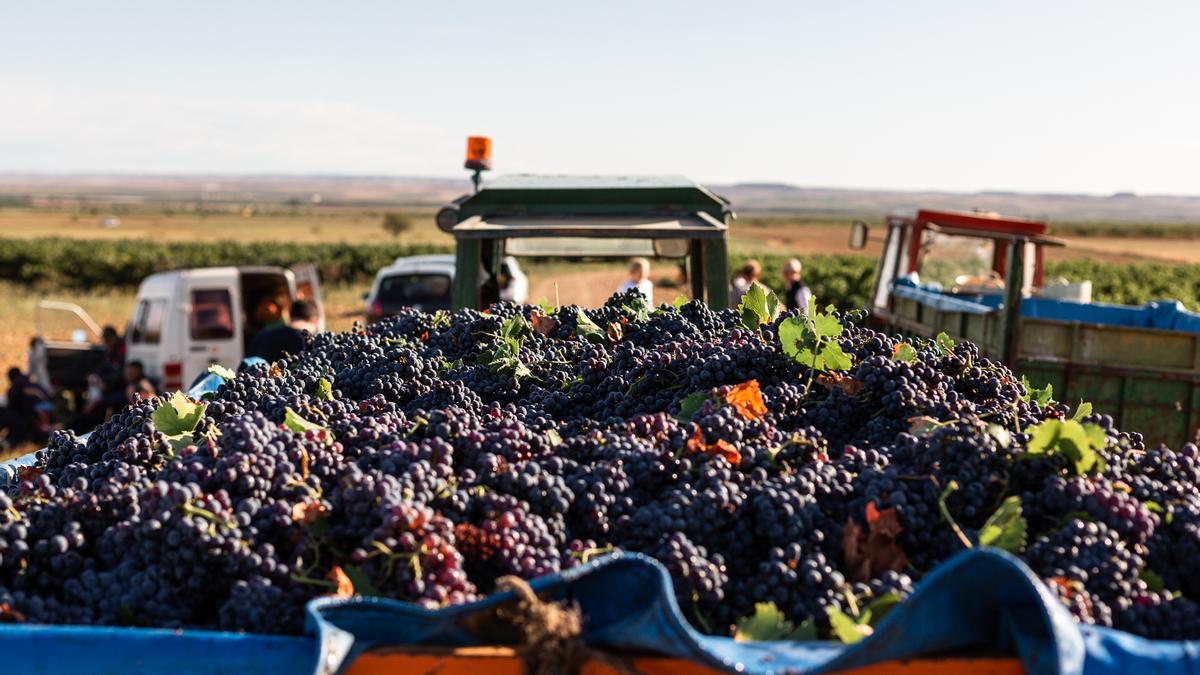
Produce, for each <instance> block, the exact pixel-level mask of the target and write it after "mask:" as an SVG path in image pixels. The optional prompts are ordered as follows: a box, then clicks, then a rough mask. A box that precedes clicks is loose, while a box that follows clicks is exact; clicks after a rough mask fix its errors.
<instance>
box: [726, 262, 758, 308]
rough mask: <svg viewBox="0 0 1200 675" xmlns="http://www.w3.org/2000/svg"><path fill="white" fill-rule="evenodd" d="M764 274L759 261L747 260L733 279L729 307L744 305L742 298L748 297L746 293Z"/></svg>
mask: <svg viewBox="0 0 1200 675" xmlns="http://www.w3.org/2000/svg"><path fill="white" fill-rule="evenodd" d="M761 274H762V265H760V264H758V261H757V260H754V259H753V258H751V259H750V260H747V261H746V263H745V264H744V265H742V268H741V269H740V270H738V273H737V274H736V275H734V277H733V284H732V288H730V291H729V306H730V307H737V306H738V305H740V304H742V296H744V295H746V291H748V290H750V287H751V286H753V285H754V284H756V283H758V277H759V276H760V275H761Z"/></svg>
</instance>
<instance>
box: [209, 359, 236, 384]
mask: <svg viewBox="0 0 1200 675" xmlns="http://www.w3.org/2000/svg"><path fill="white" fill-rule="evenodd" d="M208 372H210V373H212V374H213V375H216V376H218V377H220V378H221V379H223V380H232V379H234V378H235V377H237V373H235V372H233V371H232V370H230V369H228V368H226V367H225V366H223V365H221V364H219V363H214V364H212V365H210V366H209V367H208Z"/></svg>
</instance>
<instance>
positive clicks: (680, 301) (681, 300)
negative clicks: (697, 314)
mask: <svg viewBox="0 0 1200 675" xmlns="http://www.w3.org/2000/svg"><path fill="white" fill-rule="evenodd" d="M686 304H688V299H687V296H686V295H677V296H675V299H674V300H673V301H672V302H671V306H672V307H674V308H675V309H676V310H679V309H681V308H682V307H683V306H684V305H686Z"/></svg>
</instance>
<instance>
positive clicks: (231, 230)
mask: <svg viewBox="0 0 1200 675" xmlns="http://www.w3.org/2000/svg"><path fill="white" fill-rule="evenodd" d="M384 213H385V210H383V209H376V208H362V207H355V208H351V207H313V206H300V207H288V206H282V205H276V206H272V207H265V208H262V209H258V210H253V211H250V212H245V213H243V211H242V210H239V209H237V208H230V207H221V208H210V209H209V210H208V211H196V210H188V209H187V208H180V209H173V208H163V207H151V206H145V207H116V209H115V210H113V209H109V210H105V208H104V207H101V208H100V209H94V208H87V209H84V208H57V209H31V208H2V209H0V237H23V238H28V237H43V236H65V237H76V238H83V239H93V238H94V239H101V238H104V239H109V238H112V239H151V240H155V241H162V240H178V241H183V240H222V239H232V240H239V241H302V242H322V241H328V242H340V241H346V242H358V243H361V242H371V241H384V240H387V239H390V238H391V235H389V234H387V233H386V232H384V230H383V228H382V227H381V222H382V220H383V215H384ZM407 214H408V215H409V216H410V218H411V220H412V222H413V229H412V230H410V231H408V232H406V233H404V234H403V235H401V237H402V240H403V241H413V242H428V243H443V244H449V243H450V238H449V237H447V236H446V235H444V234H443V233H441V232H440V231H438V230H437V228H436V227H435V226H434V225H433V220H432V210H430V209H425V210H410V211H408V212H407ZM107 217H117V218H120V221H121V223H120V225H119V226H118V227H105V226H104V225H103V220H104V219H105V218H107ZM849 222H850V221H849V220H848V219H843V218H839V217H830V218H825V219H822V218H799V217H788V216H778V215H769V216H756V215H754V214H748V215H743V216H742V217H741V218H740V219H739V220H738V221H736V222H735V223H734V225H733V237H732V251H733V253H734V254H735V255H739V256H742V255H759V254H767V253H771V254H776V255H777V254H779V253H781V252H787V251H793V252H795V253H796V254H798V255H816V254H858V255H866V256H871V257H875V256H877V255H878V254H879V247H880V244H879V242H878V241H872V242H871V244H870V245H869V246H868V247H867V249H866V250H864V251H858V252H856V251H851V250H850V249H849V247H848V246H847V239H848V234H849ZM1068 231H1069V228H1068ZM881 234H882V232H880V231H878V230H877V231H876V232H875V235H876V236H877V237H878V236H879V235H881ZM1180 234H1182V233H1180ZM1066 239H1067V241H1068V242H1069V246H1068V247H1066V248H1061V249H1051V252H1050V257H1051V259H1079V258H1094V259H1098V260H1105V261H1110V262H1129V261H1136V260H1160V261H1171V262H1200V239H1197V238H1192V237H1190V236H1176V235H1175V234H1171V235H1168V236H1165V237H1153V236H1137V237H1129V238H1125V237H1115V236H1103V235H1098V234H1081V235H1073V236H1068V237H1066ZM766 272H767V273H768V274H774V273H776V271H775V270H766ZM624 275H625V272H624V270H623V269H622V268H621V266H618V265H604V264H594V263H593V264H567V263H562V264H556V265H544V266H541V267H539V268H538V270H537V271H536V273H535V274H532V275H531V279H530V295H529V297H530V300H531V301H533V302H537V301H541V300H546V301H548V302H550V303H555V302H561V303H563V304H569V303H579V304H596V303H598V302H601V301H603V299H604V298H606V297H607V296H608V294H609V293H611V292H612V291H613V290H614V289H615V288H616V287H617V286H618V285H619V284H620V283H621V281H622V280H623V279H624ZM652 277H653V278H654V280H655V282H656V284H659V292H658V294H657V295H658V297H657V298H656V300H659V301H664V302H669V301H670V300H672V299H674V298H675V297H676V296H677V295H680V294H685V293H686V289H684V288H670V287H666V286H664V285H663V284H662V282H663V281H668V282H669V280H671V279H672V278H676V277H677V274H676V273H675V271H674V270H672V269H671V268H669V267H666V266H663V265H656V267H655V269H654V270H653V273H652ZM366 290H367V289H366V288H365V285H362V286H337V287H332V288H327V289H326V299H327V305H328V307H327V315H328V319H329V320H328V323H329V326H330V328H332V329H344V328H348V327H349V326H350V325H351V324H352V323H353V322H354V321H356V320H359V319H360V318H361V316H362V301H361V295H362V293H363V292H365V291H366ZM133 295H134V294H133V292H132V291H95V292H86V293H79V292H74V293H70V294H67V293H64V292H61V291H56V290H54V289H44V290H37V289H29V288H25V287H21V286H16V285H13V284H9V283H6V282H4V281H3V280H0V366H2V367H5V368H7V367H8V366H9V365H23V363H24V359H25V350H26V347H27V346H28V342H29V338H30V336H32V335H33V334H34V332H35V326H34V309H33V308H34V305H35V304H36V302H37V301H38V300H40V299H60V300H70V301H72V302H76V303H78V304H79V305H80V306H82V307H83V308H84V309H86V310H87V311H88V312H89V313H90V314H91V315H92V316H93V317H94V318H95V319H96V321H97V322H99V323H101V324H105V323H111V324H113V325H115V326H118V327H121V326H123V325H124V324H125V323H126V321H127V320H128V319H129V315H130V312H131V310H132V306H133ZM75 327H76V326H75V325H74V323H73V322H72V321H71V320H69V317H66V316H55V317H50V320H49V321H48V322H47V324H46V325H45V326H44V327H43V330H44V332H45V333H46V334H47V335H49V336H65V335H67V334H68V333H69V332H70V330H71V329H72V328H75Z"/></svg>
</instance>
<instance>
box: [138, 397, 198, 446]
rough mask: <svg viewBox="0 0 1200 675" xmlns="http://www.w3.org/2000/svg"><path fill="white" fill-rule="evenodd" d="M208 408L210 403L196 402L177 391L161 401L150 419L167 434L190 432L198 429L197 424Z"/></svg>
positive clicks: (158, 428) (155, 426)
mask: <svg viewBox="0 0 1200 675" xmlns="http://www.w3.org/2000/svg"><path fill="white" fill-rule="evenodd" d="M207 408H208V404H206V403H195V402H193V401H192V400H191V399H189V398H188V397H187V396H184V395H183V394H181V393H180V392H175V393H174V394H171V397H170V398H168V399H165V400H163V401H162V402H161V403H159V405H158V407H157V408H155V409H154V413H153V414H152V415H151V416H150V421H151V422H153V423H154V428H155V429H157V430H159V431H161V432H162V433H164V434H166V435H167V436H174V435H177V434H182V433H188V434H190V433H191V432H193V431H195V430H196V425H197V424H199V423H200V418H201V417H203V416H204V411H205V410H206V409H207Z"/></svg>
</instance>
